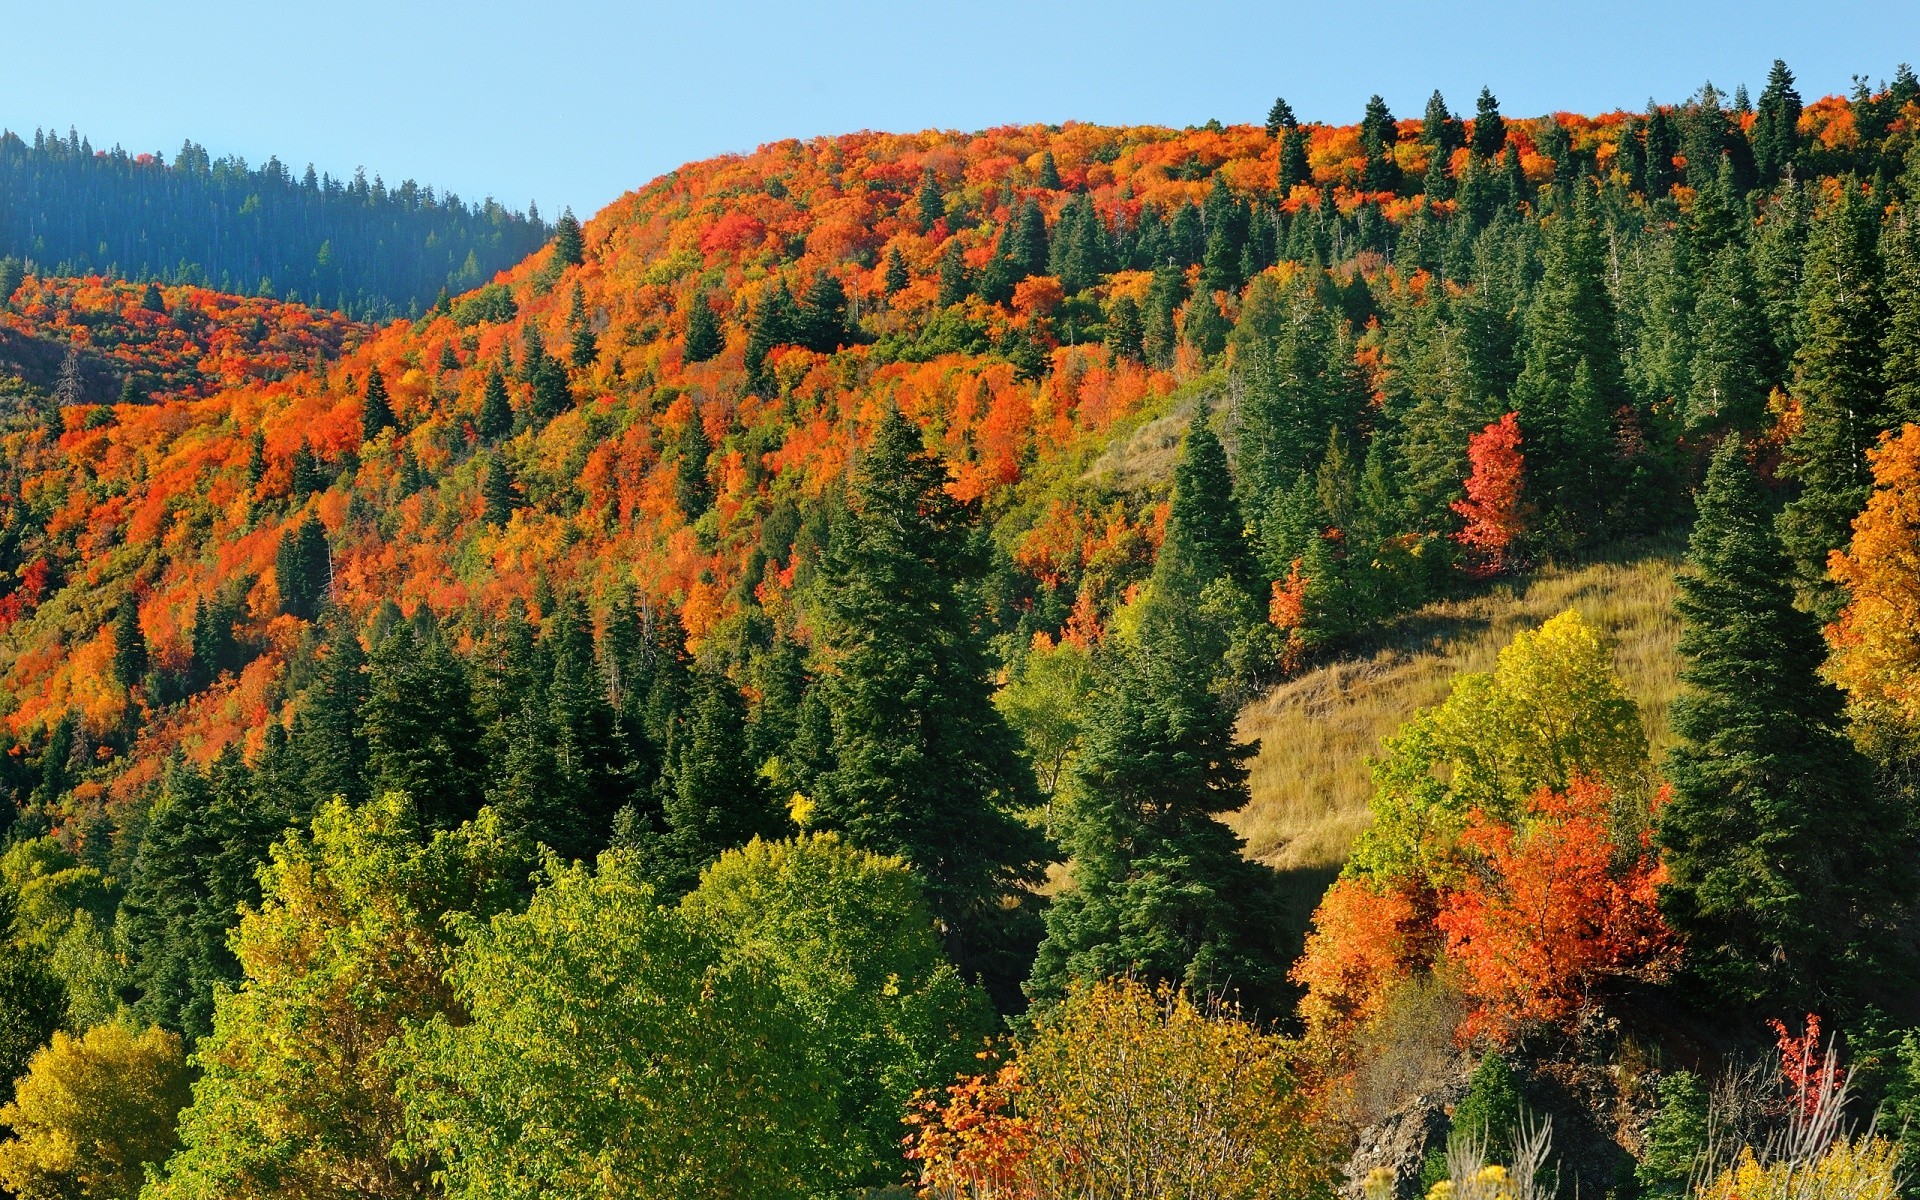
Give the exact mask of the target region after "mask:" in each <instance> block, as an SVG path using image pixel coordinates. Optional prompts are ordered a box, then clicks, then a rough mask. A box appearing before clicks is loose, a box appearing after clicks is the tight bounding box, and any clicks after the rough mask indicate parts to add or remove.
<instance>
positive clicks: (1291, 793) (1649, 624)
mask: <svg viewBox="0 0 1920 1200" xmlns="http://www.w3.org/2000/svg"><path fill="white" fill-rule="evenodd" d="M1679 563H1680V549H1679V547H1678V546H1677V545H1672V544H1661V545H1656V546H1650V547H1646V546H1643V547H1638V548H1635V549H1633V550H1631V551H1622V552H1621V553H1620V554H1619V555H1617V556H1615V557H1612V558H1610V559H1608V560H1605V561H1600V562H1594V563H1590V564H1586V565H1583V566H1576V567H1548V568H1545V569H1543V570H1540V571H1538V572H1535V573H1534V574H1532V575H1531V576H1528V577H1525V578H1521V579H1516V580H1511V581H1508V582H1506V583H1502V584H1499V585H1496V586H1494V587H1493V588H1491V589H1489V590H1488V591H1486V592H1484V593H1482V594H1479V595H1475V596H1471V597H1467V598H1463V599H1457V600H1446V601H1441V602H1439V603H1436V604H1431V605H1429V606H1427V607H1426V608H1423V609H1421V610H1419V611H1418V612H1416V613H1413V614H1411V615H1410V616H1408V617H1406V618H1405V619H1403V620H1401V621H1399V622H1397V623H1396V624H1395V625H1393V626H1392V627H1391V628H1389V629H1387V630H1386V631H1385V632H1384V633H1383V634H1382V635H1381V636H1380V638H1379V639H1378V642H1377V643H1376V644H1377V647H1378V649H1377V650H1376V651H1375V653H1374V654H1373V655H1372V656H1371V657H1369V658H1361V657H1356V658H1353V659H1349V660H1346V661H1341V662H1334V663H1330V664H1328V665H1326V666H1323V667H1320V668H1319V669H1317V670H1314V671H1311V672H1309V673H1308V674H1306V675H1303V676H1301V677H1300V678H1298V679H1294V680H1290V681H1288V682H1287V683H1285V684H1283V685H1281V686H1280V687H1277V688H1275V689H1274V690H1273V691H1272V692H1270V693H1268V694H1267V695H1266V696H1265V697H1263V698H1261V699H1259V700H1256V701H1254V702H1253V703H1252V704H1250V705H1248V706H1247V707H1246V709H1245V710H1244V711H1243V712H1242V713H1241V714H1240V733H1241V736H1242V737H1245V738H1248V739H1256V738H1257V739H1258V740H1259V742H1260V753H1259V756H1258V757H1257V758H1255V760H1254V762H1253V779H1252V784H1253V802H1252V803H1251V804H1249V805H1248V806H1247V807H1246V808H1244V809H1242V810H1241V811H1240V812H1238V813H1236V814H1234V816H1233V817H1231V818H1230V823H1231V824H1232V825H1233V827H1234V828H1235V829H1236V830H1238V831H1239V832H1240V834H1241V835H1242V836H1244V837H1245V838H1246V839H1247V843H1248V852H1249V853H1250V854H1252V855H1254V856H1255V857H1257V858H1259V859H1261V860H1262V861H1264V862H1268V863H1270V864H1272V865H1273V866H1275V867H1279V868H1281V869H1282V870H1289V871H1304V872H1309V873H1313V874H1318V873H1320V872H1325V871H1329V870H1331V869H1332V868H1335V867H1337V866H1338V865H1339V864H1340V863H1342V862H1344V861H1345V859H1346V856H1347V850H1348V848H1349V847H1350V846H1351V845H1352V844H1353V839H1354V837H1355V836H1356V835H1357V834H1358V833H1359V832H1360V831H1361V830H1362V829H1364V828H1366V825H1367V819H1368V818H1367V796H1368V793H1369V791H1370V790H1371V778H1370V770H1369V760H1370V758H1371V757H1372V756H1373V755H1375V754H1376V753H1378V751H1379V747H1380V739H1381V738H1382V737H1384V736H1386V735H1388V734H1391V733H1392V732H1393V731H1394V730H1395V729H1397V728H1398V727H1399V725H1400V723H1401V722H1402V721H1404V720H1406V719H1407V718H1408V717H1409V716H1411V715H1412V714H1413V712H1414V710H1416V709H1419V708H1423V707H1425V706H1427V705H1431V704H1437V703H1439V702H1440V701H1441V700H1442V699H1444V698H1445V697H1446V694H1447V690H1448V689H1449V688H1450V687H1451V686H1452V684H1453V679H1454V677H1455V676H1456V675H1459V674H1460V673H1461V672H1464V671H1485V670H1490V669H1491V668H1492V667H1493V663H1494V658H1495V657H1496V656H1497V655H1498V654H1499V652H1500V650H1501V648H1502V647H1504V646H1505V645H1506V644H1507V643H1508V642H1510V641H1512V640H1513V635H1514V634H1516V633H1518V632H1520V631H1521V630H1523V629H1529V628H1533V627H1535V626H1538V625H1540V624H1541V623H1542V622H1544V621H1546V620H1547V619H1548V618H1549V617H1552V616H1555V615H1557V614H1559V613H1561V612H1564V611H1565V610H1567V609H1569V608H1573V609H1577V610H1579V612H1580V615H1581V616H1582V617H1584V618H1585V619H1586V620H1587V621H1588V622H1589V623H1590V624H1592V625H1593V627H1594V628H1595V629H1598V630H1599V631H1600V632H1601V633H1602V634H1604V635H1605V636H1607V637H1608V638H1610V639H1611V640H1612V641H1613V644H1614V661H1615V663H1616V665H1617V667H1618V670H1619V672H1620V676H1621V678H1622V680H1624V681H1625V683H1626V687H1627V692H1628V694H1629V695H1631V696H1632V697H1633V698H1634V699H1635V700H1636V701H1637V702H1638V703H1639V705H1640V711H1641V715H1642V718H1643V719H1644V720H1645V722H1646V726H1647V737H1648V740H1649V741H1650V742H1651V743H1652V747H1653V751H1654V754H1655V756H1656V761H1657V758H1658V755H1659V754H1660V753H1661V752H1662V751H1663V750H1664V749H1665V748H1666V745H1667V743H1668V740H1669V738H1668V730H1667V705H1668V703H1669V702H1670V701H1671V700H1672V699H1673V697H1674V695H1675V694H1676V693H1677V692H1678V691H1679V690H1680V681H1679V675H1678V672H1679V665H1680V664H1679V651H1678V646H1679V638H1680V623H1679V618H1678V617H1676V616H1675V615H1674V612H1673V600H1674V595H1675V587H1674V574H1675V572H1676V571H1677V570H1678V568H1679Z"/></svg>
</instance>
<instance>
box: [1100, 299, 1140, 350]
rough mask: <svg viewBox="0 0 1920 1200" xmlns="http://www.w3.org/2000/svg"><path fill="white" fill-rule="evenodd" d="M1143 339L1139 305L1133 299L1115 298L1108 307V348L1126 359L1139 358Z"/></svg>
mask: <svg viewBox="0 0 1920 1200" xmlns="http://www.w3.org/2000/svg"><path fill="white" fill-rule="evenodd" d="M1143 337H1144V332H1143V330H1142V329H1141V326H1140V307H1139V305H1137V304H1135V303H1134V302H1133V299H1132V297H1129V296H1117V297H1115V298H1114V300H1113V303H1112V304H1110V305H1109V306H1108V307H1107V348H1108V349H1109V350H1111V351H1113V353H1115V354H1116V355H1119V356H1121V357H1124V358H1139V357H1140V354H1141V343H1142V340H1143Z"/></svg>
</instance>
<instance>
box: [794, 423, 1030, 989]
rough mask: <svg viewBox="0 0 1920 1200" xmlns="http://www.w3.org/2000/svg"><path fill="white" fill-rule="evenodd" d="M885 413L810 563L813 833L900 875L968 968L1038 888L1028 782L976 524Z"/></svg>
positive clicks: (940, 472)
mask: <svg viewBox="0 0 1920 1200" xmlns="http://www.w3.org/2000/svg"><path fill="white" fill-rule="evenodd" d="M946 484H947V470H946V467H945V466H944V465H943V464H942V463H941V462H940V460H939V459H937V458H935V457H934V456H933V455H932V454H931V453H929V452H928V451H927V450H926V449H925V447H924V446H923V445H922V441H921V435H920V431H919V429H918V428H917V427H916V426H914V425H913V423H912V422H910V421H909V420H907V418H906V417H905V416H903V415H902V414H901V413H900V412H899V410H898V409H896V408H891V407H889V408H888V409H887V411H886V413H885V415H883V416H882V418H881V420H880V424H879V427H878V428H877V429H876V430H875V431H874V433H873V437H872V440H871V442H870V444H869V445H868V446H867V447H866V449H865V451H864V453H863V454H862V455H861V457H860V459H859V462H858V466H857V468H856V471H855V475H854V479H853V483H852V486H851V488H850V489H849V495H848V505H849V508H848V510H847V512H846V515H845V518H844V519H842V520H839V521H837V522H836V525H835V528H834V529H833V533H832V537H831V540H830V543H829V545H828V548H827V552H826V554H825V555H824V557H823V559H822V561H821V564H820V573H821V591H820V601H819V618H818V620H819V624H818V625H817V626H816V629H817V635H816V636H817V637H818V642H817V647H818V650H819V652H820V656H821V664H822V668H823V671H822V679H821V683H820V684H819V686H818V689H817V690H818V691H819V692H820V693H821V695H822V698H823V700H824V702H825V705H826V709H827V711H828V713H829V714H830V717H831V735H830V736H831V746H830V750H829V752H828V758H829V760H830V762H831V766H830V768H829V769H827V770H826V771H824V772H823V773H822V774H821V775H820V776H819V777H818V778H817V779H816V780H815V781H814V792H815V794H814V796H813V800H814V803H815V815H814V820H815V822H816V823H817V824H818V825H819V826H820V827H822V828H826V829H837V830H840V831H842V832H844V833H845V834H846V836H847V838H848V840H849V841H851V842H852V843H853V844H855V845H857V846H860V847H862V848H864V849H868V850H873V851H875V852H876V853H882V854H897V855H899V856H901V857H903V858H905V859H906V860H907V861H908V862H909V863H911V864H912V865H913V867H914V869H915V870H916V871H917V872H918V873H919V874H920V876H921V878H922V879H924V880H925V881H926V883H927V888H928V895H929V899H930V900H931V902H932V904H933V906H934V909H935V911H936V912H937V913H939V914H940V917H941V919H942V921H943V923H944V925H945V927H946V929H947V931H948V941H949V945H950V947H951V948H952V950H953V952H954V954H955V956H956V959H957V961H959V962H960V963H961V964H962V966H963V968H965V969H970V970H978V969H982V966H983V963H984V961H985V960H986V959H987V958H988V957H989V956H990V954H991V952H992V949H993V947H992V945H991V943H992V941H993V932H992V927H993V926H994V925H995V924H996V922H998V921H999V920H1001V919H1002V918H1003V916H1004V913H1005V909H1004V905H1003V902H1004V900H1005V899H1006V898H1007V897H1009V896H1015V895H1020V894H1022V893H1024V891H1025V890H1026V889H1027V888H1028V887H1030V886H1031V885H1032V884H1033V883H1035V882H1037V881H1038V879H1039V865H1040V862H1041V860H1042V858H1043V857H1044V851H1043V850H1042V848H1041V844H1040V841H1039V837H1038V835H1037V834H1036V833H1035V831H1034V830H1033V829H1032V828H1031V827H1030V826H1028V825H1026V824H1024V823H1023V822H1022V821H1021V820H1020V819H1019V818H1018V817H1017V816H1016V815H1015V813H1016V812H1017V811H1019V810H1021V809H1023V808H1027V807H1030V806H1032V805H1035V804H1037V803H1038V800H1039V796H1038V789H1037V787H1036V786H1035V784H1034V781H1033V775H1032V772H1031V771H1029V770H1028V768H1027V766H1026V764H1025V762H1023V761H1022V760H1021V758H1020V756H1019V752H1018V748H1017V745H1016V742H1015V738H1014V735H1013V733H1012V731H1011V730H1009V729H1008V727H1007V725H1006V722H1005V721H1004V720H1003V719H1002V718H1001V716H1000V713H999V711H998V710H997V709H996V708H994V706H993V703H992V701H991V699H990V696H989V690H990V685H989V665H988V657H987V646H986V640H985V637H984V634H983V631H982V630H981V629H980V628H979V625H978V622H977V617H976V612H975V601H974V600H973V597H972V596H971V594H970V591H969V583H968V581H970V580H972V579H974V578H975V577H976V576H977V575H978V573H979V570H980V564H979V562H978V561H977V554H978V544H977V542H976V541H975V538H974V533H973V531H974V525H975V519H976V518H975V514H974V511H973V509H972V508H971V507H970V506H967V505H964V504H962V503H961V502H959V501H957V500H955V499H954V498H953V497H952V495H951V494H950V493H949V492H948V491H947V488H946Z"/></svg>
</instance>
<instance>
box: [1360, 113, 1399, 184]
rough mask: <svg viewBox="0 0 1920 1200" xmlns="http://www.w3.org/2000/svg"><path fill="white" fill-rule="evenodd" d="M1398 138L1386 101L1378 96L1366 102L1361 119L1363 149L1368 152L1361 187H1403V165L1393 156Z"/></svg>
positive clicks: (1397, 131) (1362, 170)
mask: <svg viewBox="0 0 1920 1200" xmlns="http://www.w3.org/2000/svg"><path fill="white" fill-rule="evenodd" d="M1397 141H1399V128H1398V126H1397V125H1396V124H1395V123H1394V119H1393V114H1392V113H1391V112H1388V111H1387V102H1386V101H1385V100H1383V99H1381V98H1380V97H1379V96H1378V95H1375V96H1374V97H1373V98H1371V99H1369V100H1368V101H1367V111H1366V113H1365V115H1363V116H1362V117H1361V119H1360V148H1361V150H1362V151H1363V152H1364V153H1365V154H1366V165H1365V166H1363V167H1362V168H1361V171H1360V186H1361V187H1363V188H1365V189H1366V190H1367V191H1370V192H1398V191H1399V190H1400V185H1401V183H1402V176H1401V173H1400V164H1399V163H1398V162H1397V161H1396V160H1395V159H1394V157H1393V147H1394V144H1395V143H1396V142H1397Z"/></svg>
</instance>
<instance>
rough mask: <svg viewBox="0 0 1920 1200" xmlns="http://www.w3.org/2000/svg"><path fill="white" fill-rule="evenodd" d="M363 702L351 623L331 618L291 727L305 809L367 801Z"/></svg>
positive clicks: (361, 661) (362, 675) (363, 665)
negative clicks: (315, 669) (321, 656)
mask: <svg viewBox="0 0 1920 1200" xmlns="http://www.w3.org/2000/svg"><path fill="white" fill-rule="evenodd" d="M366 702H367V655H366V651H364V650H362V649H361V648H360V638H359V636H358V635H357V634H356V633H354V631H353V627H352V625H351V624H350V623H348V622H347V621H345V620H336V621H335V622H334V624H333V628H332V630H331V631H330V636H329V637H328V639H327V647H326V657H325V658H324V659H323V660H321V664H320V672H319V678H318V679H316V680H315V681H314V683H313V686H311V687H310V688H308V689H307V694H306V696H305V697H304V698H303V699H302V701H301V704H300V709H299V715H298V717H297V718H296V719H295V725H294V744H295V747H296V750H297V752H298V755H299V759H300V763H301V766H302V767H303V773H304V778H303V780H302V783H303V784H304V788H305V792H306V795H307V802H308V805H309V807H313V806H318V805H320V804H324V803H325V802H326V801H328V800H331V799H333V798H335V797H339V798H341V799H344V800H346V801H347V802H348V803H351V804H358V803H360V802H361V801H363V800H365V799H366V798H367V740H366V737H365V735H364V734H363V733H362V731H361V728H360V709H361V707H362V706H363V705H364V704H366Z"/></svg>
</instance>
